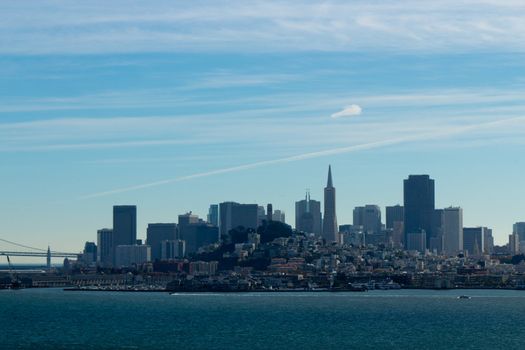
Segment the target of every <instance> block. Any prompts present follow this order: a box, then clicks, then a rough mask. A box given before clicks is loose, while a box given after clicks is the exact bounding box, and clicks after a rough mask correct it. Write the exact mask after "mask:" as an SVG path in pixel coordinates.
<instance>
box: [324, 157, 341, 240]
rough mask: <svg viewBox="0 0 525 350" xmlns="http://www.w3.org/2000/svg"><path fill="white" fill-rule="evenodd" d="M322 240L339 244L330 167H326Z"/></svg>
mask: <svg viewBox="0 0 525 350" xmlns="http://www.w3.org/2000/svg"><path fill="white" fill-rule="evenodd" d="M323 238H324V239H325V240H326V241H327V242H337V243H339V232H338V226H337V216H336V209H335V188H334V185H333V182H332V167H331V166H328V181H327V183H326V187H325V188H324V218H323Z"/></svg>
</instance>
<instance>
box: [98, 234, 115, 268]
mask: <svg viewBox="0 0 525 350" xmlns="http://www.w3.org/2000/svg"><path fill="white" fill-rule="evenodd" d="M97 247H98V248H97V264H98V265H100V266H104V267H109V266H112V265H113V259H114V257H113V254H114V249H113V230H112V229H110V228H103V229H100V230H98V231H97Z"/></svg>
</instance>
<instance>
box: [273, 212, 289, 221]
mask: <svg viewBox="0 0 525 350" xmlns="http://www.w3.org/2000/svg"><path fill="white" fill-rule="evenodd" d="M272 221H280V222H282V223H286V220H285V214H284V211H282V210H280V209H276V210H274V211H273V214H272Z"/></svg>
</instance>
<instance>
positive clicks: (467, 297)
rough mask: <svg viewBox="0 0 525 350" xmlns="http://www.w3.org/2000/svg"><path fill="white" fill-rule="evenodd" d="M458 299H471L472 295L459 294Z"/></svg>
mask: <svg viewBox="0 0 525 350" xmlns="http://www.w3.org/2000/svg"><path fill="white" fill-rule="evenodd" d="M458 299H472V297H469V296H468V295H460V296H459V297H458Z"/></svg>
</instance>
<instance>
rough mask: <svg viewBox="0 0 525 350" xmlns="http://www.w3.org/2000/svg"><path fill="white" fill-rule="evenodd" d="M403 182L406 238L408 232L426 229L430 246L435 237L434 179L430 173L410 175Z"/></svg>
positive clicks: (427, 242) (427, 241)
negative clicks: (433, 230) (433, 220)
mask: <svg viewBox="0 0 525 350" xmlns="http://www.w3.org/2000/svg"><path fill="white" fill-rule="evenodd" d="M403 183H404V186H403V192H404V207H405V220H404V226H405V239H406V237H407V235H408V233H422V231H425V235H426V246H429V241H430V238H431V237H433V232H432V215H433V213H434V209H435V202H434V180H433V179H431V178H430V177H429V176H428V175H409V176H408V179H405V180H404V182H403ZM406 241H407V242H408V240H406Z"/></svg>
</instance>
